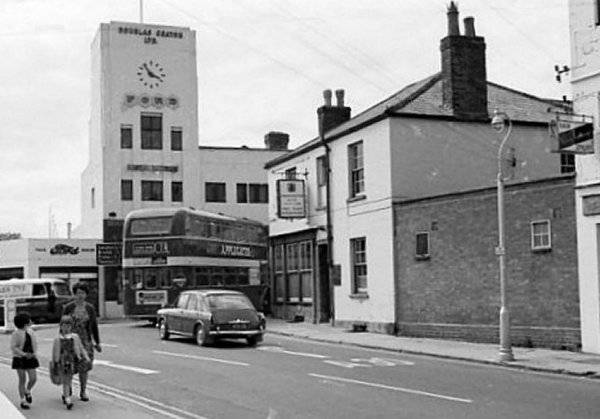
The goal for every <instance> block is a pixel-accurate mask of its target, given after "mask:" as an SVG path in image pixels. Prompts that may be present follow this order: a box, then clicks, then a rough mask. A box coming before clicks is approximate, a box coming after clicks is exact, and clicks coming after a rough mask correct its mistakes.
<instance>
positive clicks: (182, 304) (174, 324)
mask: <svg viewBox="0 0 600 419" xmlns="http://www.w3.org/2000/svg"><path fill="white" fill-rule="evenodd" d="M189 297H190V295H189V294H179V298H178V299H177V306H176V307H174V308H173V309H172V310H171V311H170V312H169V314H168V315H167V325H168V326H169V329H170V330H172V331H174V332H179V333H181V332H182V320H183V316H184V314H185V310H186V308H187V301H188V298H189Z"/></svg>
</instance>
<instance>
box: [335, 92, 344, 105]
mask: <svg viewBox="0 0 600 419" xmlns="http://www.w3.org/2000/svg"><path fill="white" fill-rule="evenodd" d="M335 98H336V100H337V107H338V108H343V107H344V89H338V90H336V91H335Z"/></svg>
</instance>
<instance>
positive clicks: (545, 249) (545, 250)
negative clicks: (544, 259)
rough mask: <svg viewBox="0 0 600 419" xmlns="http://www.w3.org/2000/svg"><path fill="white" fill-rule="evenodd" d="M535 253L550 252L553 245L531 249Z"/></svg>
mask: <svg viewBox="0 0 600 419" xmlns="http://www.w3.org/2000/svg"><path fill="white" fill-rule="evenodd" d="M531 251H532V252H533V253H548V252H551V251H552V248H551V247H535V248H533V249H531Z"/></svg>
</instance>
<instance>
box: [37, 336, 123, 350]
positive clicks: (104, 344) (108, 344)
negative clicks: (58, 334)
mask: <svg viewBox="0 0 600 419" xmlns="http://www.w3.org/2000/svg"><path fill="white" fill-rule="evenodd" d="M42 340H43V341H45V342H53V341H54V338H42ZM101 345H102V347H103V348H118V347H119V345H114V344H112V343H102V344H101Z"/></svg>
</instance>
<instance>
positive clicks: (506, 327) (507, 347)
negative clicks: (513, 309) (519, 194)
mask: <svg viewBox="0 0 600 419" xmlns="http://www.w3.org/2000/svg"><path fill="white" fill-rule="evenodd" d="M507 122H508V127H507V126H506V125H507ZM492 127H493V128H494V129H495V130H496V131H498V132H503V131H506V132H505V134H504V138H503V139H502V142H501V143H500V147H499V148H498V173H497V178H496V181H497V185H498V188H497V192H498V247H497V248H496V254H497V255H498V264H499V268H500V361H501V362H510V361H514V360H515V358H514V356H513V352H512V348H511V343H510V316H509V310H508V303H507V298H506V277H505V260H504V258H505V256H506V248H505V246H504V238H505V234H504V173H503V171H502V159H503V151H504V145H505V144H506V142H507V140H508V137H509V136H510V133H511V131H512V122H511V120H510V118H509V117H508V115H507V114H506V113H504V112H498V111H497V110H496V111H494V117H493V118H492Z"/></svg>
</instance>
